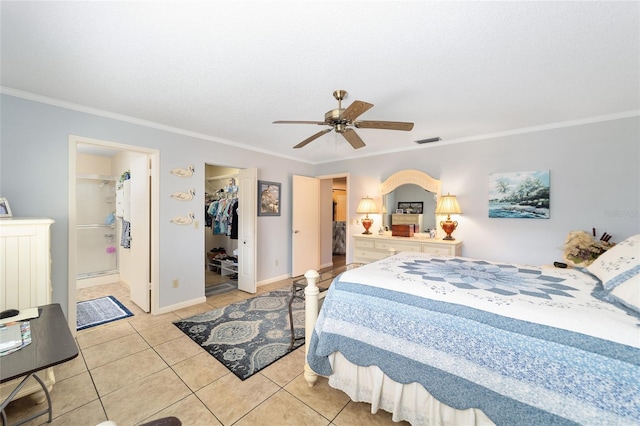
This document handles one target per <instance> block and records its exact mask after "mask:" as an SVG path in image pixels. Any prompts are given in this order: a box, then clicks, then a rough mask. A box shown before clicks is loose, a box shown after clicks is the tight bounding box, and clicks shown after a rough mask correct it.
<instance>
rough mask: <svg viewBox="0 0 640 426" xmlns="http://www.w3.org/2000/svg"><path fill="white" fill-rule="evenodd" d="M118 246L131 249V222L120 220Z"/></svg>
mask: <svg viewBox="0 0 640 426" xmlns="http://www.w3.org/2000/svg"><path fill="white" fill-rule="evenodd" d="M120 245H121V246H122V247H124V248H126V249H130V248H131V222H129V221H128V220H124V219H122V236H121V238H120Z"/></svg>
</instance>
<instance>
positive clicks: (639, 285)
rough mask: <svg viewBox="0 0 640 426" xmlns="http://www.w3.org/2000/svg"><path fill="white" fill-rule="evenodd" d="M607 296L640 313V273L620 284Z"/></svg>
mask: <svg viewBox="0 0 640 426" xmlns="http://www.w3.org/2000/svg"><path fill="white" fill-rule="evenodd" d="M606 298H607V299H613V301H616V302H620V303H622V304H623V305H625V306H626V307H627V308H629V309H633V310H634V311H636V312H639V313H640V275H636V276H635V277H633V278H631V279H629V280H627V281H625V282H623V283H622V284H620V285H618V286H617V287H616V288H614V289H613V290H611V292H610V293H609V294H608V295H607V297H606Z"/></svg>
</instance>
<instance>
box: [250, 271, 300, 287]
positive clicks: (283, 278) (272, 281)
mask: <svg viewBox="0 0 640 426" xmlns="http://www.w3.org/2000/svg"><path fill="white" fill-rule="evenodd" d="M288 278H291V275H289V274H285V275H280V276H278V277H272V278H268V279H266V280H262V281H258V282H257V283H256V286H257V287H260V286H263V285H267V284H271V283H274V282H276V281H282V280H286V279H288Z"/></svg>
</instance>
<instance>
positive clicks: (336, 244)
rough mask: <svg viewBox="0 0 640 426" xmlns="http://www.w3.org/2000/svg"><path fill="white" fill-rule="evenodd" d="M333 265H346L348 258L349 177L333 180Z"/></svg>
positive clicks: (334, 266)
mask: <svg viewBox="0 0 640 426" xmlns="http://www.w3.org/2000/svg"><path fill="white" fill-rule="evenodd" d="M331 205H332V208H333V211H332V227H331V254H332V258H331V263H332V267H333V268H336V267H341V266H344V265H346V257H347V235H348V234H347V224H348V219H347V177H346V176H341V177H335V178H333V179H331Z"/></svg>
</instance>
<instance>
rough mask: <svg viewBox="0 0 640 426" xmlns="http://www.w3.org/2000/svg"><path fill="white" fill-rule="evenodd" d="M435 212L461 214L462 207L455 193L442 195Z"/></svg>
mask: <svg viewBox="0 0 640 426" xmlns="http://www.w3.org/2000/svg"><path fill="white" fill-rule="evenodd" d="M436 214H462V209H461V208H460V204H458V200H457V199H456V196H455V195H449V193H447V195H443V196H441V197H440V200H439V201H438V205H437V206H436Z"/></svg>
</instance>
